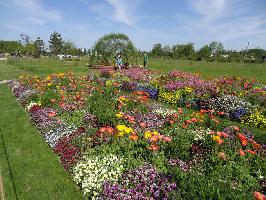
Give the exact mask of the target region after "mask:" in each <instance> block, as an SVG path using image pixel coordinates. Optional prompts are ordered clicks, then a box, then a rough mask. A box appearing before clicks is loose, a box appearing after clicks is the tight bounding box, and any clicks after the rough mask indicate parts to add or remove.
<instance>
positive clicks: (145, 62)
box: [143, 53, 148, 68]
mask: <svg viewBox="0 0 266 200" xmlns="http://www.w3.org/2000/svg"><path fill="white" fill-rule="evenodd" d="M143 61H144V67H145V68H146V67H147V62H148V56H147V54H146V53H144V58H143Z"/></svg>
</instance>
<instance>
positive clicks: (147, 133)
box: [144, 131, 152, 139]
mask: <svg viewBox="0 0 266 200" xmlns="http://www.w3.org/2000/svg"><path fill="white" fill-rule="evenodd" d="M151 136H152V133H151V132H150V131H146V132H145V133H144V137H145V138H146V139H149V138H150V137H151Z"/></svg>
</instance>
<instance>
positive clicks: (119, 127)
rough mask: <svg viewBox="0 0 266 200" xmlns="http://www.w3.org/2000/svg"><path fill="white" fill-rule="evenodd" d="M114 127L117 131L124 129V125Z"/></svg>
mask: <svg viewBox="0 0 266 200" xmlns="http://www.w3.org/2000/svg"><path fill="white" fill-rule="evenodd" d="M116 128H117V130H118V131H124V130H125V128H126V126H125V125H117V126H116Z"/></svg>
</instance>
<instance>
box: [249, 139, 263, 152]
mask: <svg viewBox="0 0 266 200" xmlns="http://www.w3.org/2000/svg"><path fill="white" fill-rule="evenodd" d="M251 144H252V146H253V147H254V149H256V150H258V149H260V147H261V145H260V144H258V143H257V142H255V141H254V140H251Z"/></svg>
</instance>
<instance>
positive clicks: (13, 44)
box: [0, 40, 22, 54]
mask: <svg viewBox="0 0 266 200" xmlns="http://www.w3.org/2000/svg"><path fill="white" fill-rule="evenodd" d="M21 48H22V45H21V44H20V43H19V42H17V41H4V40H0V53H10V54H14V53H18V51H19V50H20V49H21Z"/></svg>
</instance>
